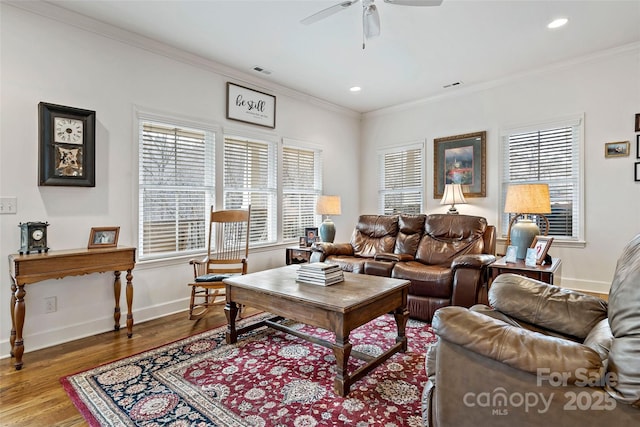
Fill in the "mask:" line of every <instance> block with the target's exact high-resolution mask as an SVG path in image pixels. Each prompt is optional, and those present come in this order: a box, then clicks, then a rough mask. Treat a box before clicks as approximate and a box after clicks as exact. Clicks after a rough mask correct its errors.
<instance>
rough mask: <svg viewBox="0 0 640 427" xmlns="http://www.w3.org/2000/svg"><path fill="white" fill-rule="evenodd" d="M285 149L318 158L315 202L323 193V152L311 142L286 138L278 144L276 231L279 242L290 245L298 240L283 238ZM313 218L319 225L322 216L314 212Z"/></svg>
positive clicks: (320, 147)
mask: <svg viewBox="0 0 640 427" xmlns="http://www.w3.org/2000/svg"><path fill="white" fill-rule="evenodd" d="M285 147H289V148H296V149H300V150H309V151H314V152H316V155H317V156H318V158H319V159H318V163H319V164H317V165H315V168H316V174H317V175H316V179H317V180H318V183H319V184H318V187H317V188H316V189H314V192H315V193H316V201H317V200H318V197H319V196H320V195H322V194H323V191H324V150H323V149H322V146H321V145H320V144H315V143H313V142H308V141H302V140H298V139H293V138H287V137H283V138H282V141H281V144H280V150H279V152H278V212H279V215H278V230H279V231H280V235H279V237H280V241H281V242H282V243H287V244H291V243H293V242H297V241H298V240H297V239H296V238H291V239H285V238H284V210H283V206H282V203H283V201H284V194H285V188H284V184H283V174H284V148H285ZM314 217H315V220H314V223H315V224H319V223H320V222H322V215H317V214H316V213H315V211H314ZM315 224H314V226H315Z"/></svg>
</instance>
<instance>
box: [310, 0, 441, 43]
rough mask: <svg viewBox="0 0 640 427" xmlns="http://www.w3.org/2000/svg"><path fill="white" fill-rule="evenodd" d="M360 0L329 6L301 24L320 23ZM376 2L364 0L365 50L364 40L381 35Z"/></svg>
mask: <svg viewBox="0 0 640 427" xmlns="http://www.w3.org/2000/svg"><path fill="white" fill-rule="evenodd" d="M359 1H360V0H347V1H342V2H340V3H338V4H334V5H333V6H329V7H328V8H326V9H323V10H321V11H319V12H316V13H314V14H313V15H310V16H307V17H306V18H304V19H303V20H302V21H300V23H301V24H304V25H310V24H313V23H314V22H318V21H320V20H321V19H324V18H327V17H329V16H331V15H333V14H334V13H338V12H340V11H341V10H345V9H348V8H349V7H350V6H353V5H354V4H356V3H358V2H359ZM374 1H375V0H362V37H363V41H362V48H363V49H364V48H365V43H364V39H369V38H371V37H376V36H379V35H380V15H379V13H378V8H377V7H376V5H375V4H374ZM384 2H385V3H388V4H393V5H398V6H440V5H441V4H442V0H384Z"/></svg>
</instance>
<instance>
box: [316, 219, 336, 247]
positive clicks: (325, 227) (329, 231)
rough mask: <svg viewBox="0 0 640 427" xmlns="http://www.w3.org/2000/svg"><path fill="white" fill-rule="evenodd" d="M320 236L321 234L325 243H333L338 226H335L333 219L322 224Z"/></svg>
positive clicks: (319, 231) (319, 230)
mask: <svg viewBox="0 0 640 427" xmlns="http://www.w3.org/2000/svg"><path fill="white" fill-rule="evenodd" d="M318 234H320V239H322V241H323V242H328V243H333V239H335V237H336V226H335V225H334V224H333V221H331V218H327V219H325V220H324V221H323V222H322V224H320V228H319V229H318Z"/></svg>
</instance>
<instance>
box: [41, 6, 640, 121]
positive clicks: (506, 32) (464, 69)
mask: <svg viewBox="0 0 640 427" xmlns="http://www.w3.org/2000/svg"><path fill="white" fill-rule="evenodd" d="M339 1H340V0H297V1H292V0H289V1H269V0H253V1H250V0H233V1H223V0H204V1H203V0H200V1H168V0H165V1H149V0H147V1H111V0H110V1H106V0H103V1H68V0H62V1H58V0H54V1H51V2H50V3H53V4H55V5H58V6H61V7H63V8H66V9H69V10H72V11H75V12H77V13H80V14H82V15H86V16H88V17H91V18H94V19H96V20H99V21H103V22H105V23H108V24H112V25H114V26H117V27H120V28H122V29H126V30H129V31H132V32H135V33H138V34H140V35H144V36H146V37H149V38H152V39H156V40H158V41H161V42H164V43H166V44H168V45H171V46H174V47H177V48H180V49H182V50H185V51H188V52H191V53H193V54H197V55H199V56H201V57H203V58H207V59H210V60H213V61H215V62H217V63H220V64H223V65H225V66H228V67H232V68H234V69H237V70H240V71H242V72H244V73H249V74H253V75H255V76H257V77H260V78H264V79H265V80H268V81H272V82H275V83H277V84H279V85H283V86H286V87H289V88H292V89H295V90H297V91H300V92H303V93H306V94H309V95H312V96H313V97H316V98H320V99H323V100H326V101H329V102H331V103H334V104H337V105H340V106H343V107H346V108H349V109H352V110H355V111H358V112H368V111H373V110H377V109H380V108H385V107H389V106H393V105H397V104H401V103H405V102H410V101H413V100H417V99H423V98H428V97H433V96H437V95H440V94H443V93H446V92H447V91H455V90H460V89H461V88H464V87H469V86H471V85H477V84H482V83H486V82H491V81H495V80H499V79H501V78H504V77H506V76H509V75H513V74H519V73H525V72H528V71H531V70H534V69H537V68H541V67H546V66H549V65H551V64H554V63H558V62H562V61H566V60H569V59H573V58H579V57H583V56H585V55H589V54H591V53H595V52H599V51H603V50H607V49H610V48H614V47H618V46H624V45H629V44H632V43H638V42H640V0H623V1H617V0H599V1H583V0H580V1H578V0H572V1H551V0H549V1H545V0H536V1H530V0H502V1H487V0H443V3H442V5H441V6H437V7H408V6H400V5H390V4H387V3H384V2H383V1H382V0H376V5H377V7H378V10H379V13H380V21H381V28H382V31H381V36H380V37H378V38H374V39H370V40H368V41H367V43H366V49H364V50H363V49H362V7H361V4H360V3H358V4H355V5H353V6H351V7H350V8H347V9H346V10H342V11H340V12H339V13H337V14H335V15H332V16H330V17H327V18H326V19H323V20H321V21H319V22H316V23H314V24H312V25H308V26H306V25H303V24H301V23H300V20H301V19H303V18H305V17H307V16H309V15H311V14H313V13H315V12H317V11H319V10H321V9H323V8H326V7H329V6H331V5H333V4H336V3H338V2H339ZM557 17H566V18H568V19H569V23H568V24H567V25H566V26H564V27H563V28H560V29H556V30H549V29H547V28H546V24H547V23H548V22H549V21H551V20H552V19H553V18H557ZM256 65H257V66H260V67H263V68H265V69H267V70H269V71H271V75H268V76H267V75H263V74H260V73H257V72H255V71H253V70H252V69H253V67H254V66H256ZM639 71H640V70H639ZM454 82H463V84H461V85H458V86H454V87H451V88H448V89H445V88H443V86H444V85H447V84H451V83H454ZM355 85H358V86H361V87H362V91H361V92H359V93H351V92H350V91H349V88H350V87H351V86H355ZM585 90H588V88H585Z"/></svg>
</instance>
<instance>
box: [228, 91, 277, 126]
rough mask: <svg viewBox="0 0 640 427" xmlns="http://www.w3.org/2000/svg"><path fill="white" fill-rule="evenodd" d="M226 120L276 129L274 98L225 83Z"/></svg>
mask: <svg viewBox="0 0 640 427" xmlns="http://www.w3.org/2000/svg"><path fill="white" fill-rule="evenodd" d="M227 119H231V120H237V121H239V122H244V123H251V124H253V125H258V126H264V127H268V128H271V129H274V128H275V127H276V97H275V96H273V95H269V94H268V93H264V92H260V91H257V90H253V89H249V88H246V87H244V86H239V85H237V84H234V83H231V82H227Z"/></svg>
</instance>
